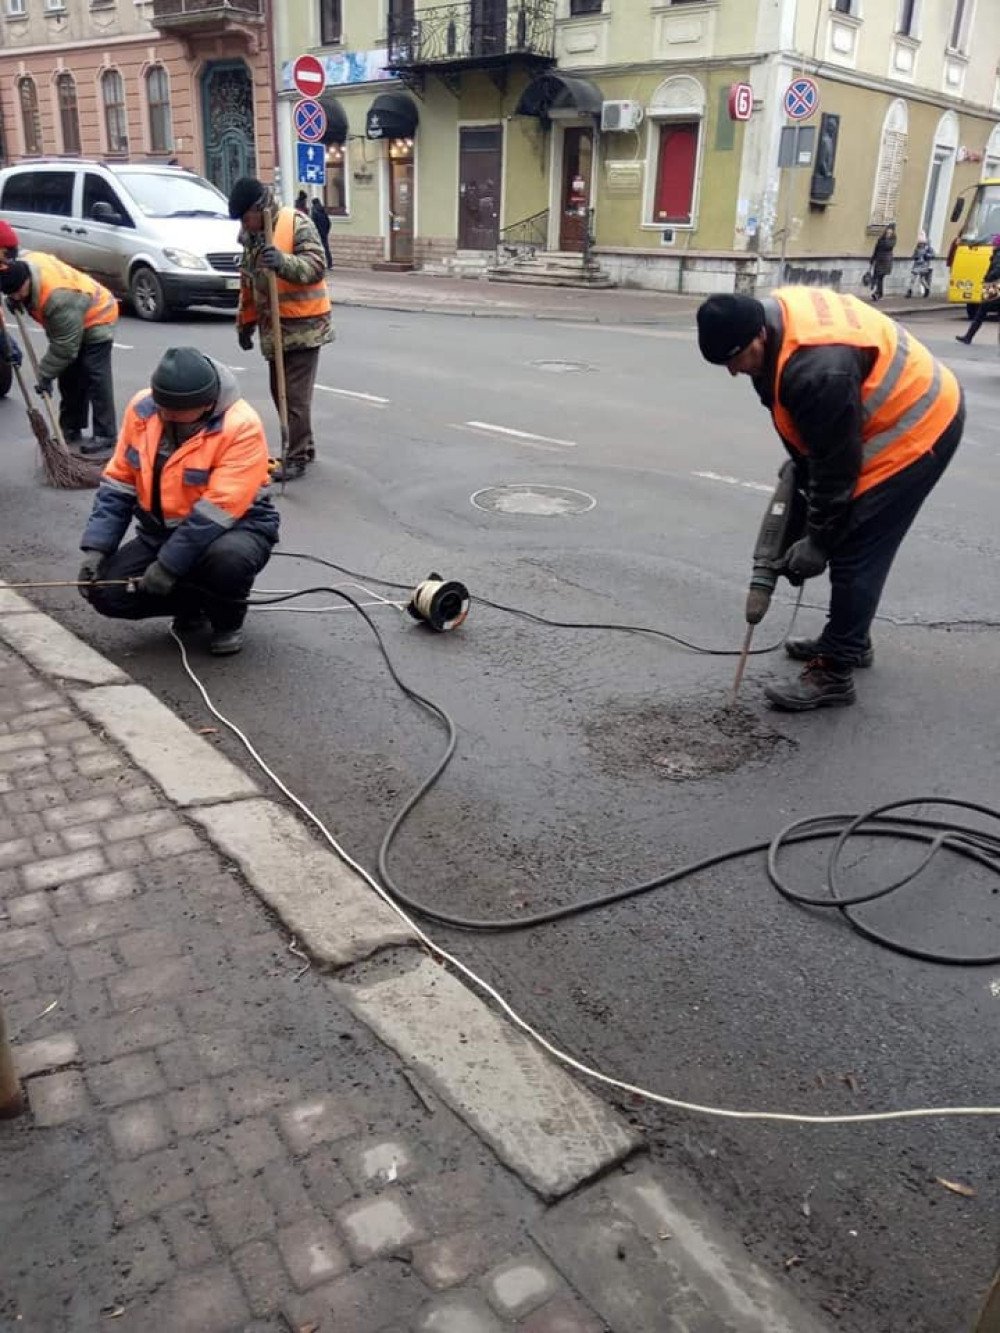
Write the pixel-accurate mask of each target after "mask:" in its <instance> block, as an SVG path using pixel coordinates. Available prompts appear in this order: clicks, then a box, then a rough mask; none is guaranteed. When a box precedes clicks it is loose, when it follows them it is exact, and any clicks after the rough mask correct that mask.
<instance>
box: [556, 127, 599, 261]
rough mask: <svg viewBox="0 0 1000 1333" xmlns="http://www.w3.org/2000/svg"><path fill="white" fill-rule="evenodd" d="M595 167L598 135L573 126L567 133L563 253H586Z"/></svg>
mask: <svg viewBox="0 0 1000 1333" xmlns="http://www.w3.org/2000/svg"><path fill="white" fill-rule="evenodd" d="M593 164H594V131H593V130H592V129H589V128H583V127H577V126H570V127H569V128H567V129H565V130H564V131H563V165H562V201H561V207H560V210H559V249H560V250H573V251H576V252H578V253H579V252H582V251H583V250H584V249H586V243H587V226H588V223H589V218H590V178H591V172H592V168H593Z"/></svg>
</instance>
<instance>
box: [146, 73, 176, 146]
mask: <svg viewBox="0 0 1000 1333" xmlns="http://www.w3.org/2000/svg"><path fill="white" fill-rule="evenodd" d="M146 103H147V105H148V107H149V147H150V151H151V152H154V153H169V152H170V150H171V149H172V148H173V146H174V135H173V130H172V128H171V124H170V82H169V80H168V79H167V71H166V70H165V69H164V68H163V66H162V65H152V66H151V67H150V68H149V69H148V70H147V71H146Z"/></svg>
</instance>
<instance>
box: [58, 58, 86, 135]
mask: <svg viewBox="0 0 1000 1333" xmlns="http://www.w3.org/2000/svg"><path fill="white" fill-rule="evenodd" d="M56 96H57V97H58V100H59V130H60V132H61V134H62V150H63V152H64V153H79V151H80V111H79V108H78V106H77V102H76V79H74V78H73V75H72V74H70V73H69V71H68V70H63V72H62V73H61V74H59V75H58V76H57V77H56Z"/></svg>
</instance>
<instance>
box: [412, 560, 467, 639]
mask: <svg viewBox="0 0 1000 1333" xmlns="http://www.w3.org/2000/svg"><path fill="white" fill-rule="evenodd" d="M406 609H407V611H409V613H410V615H411V616H412V617H413V619H414V620H422V621H423V622H424V624H425V625H430V627H431V629H433V630H437V631H438V633H444V632H445V631H447V630H451V629H458V627H459V625H461V624H462V622H463V621H464V620H465V617H466V616H467V615H468V614H469V590H468V588H467V587H466V586H465V584H464V583H458V582H456V581H455V580H454V579H452V580H450V581H448V582H446V581H445V580H444V579H442V577H441V575H440V574H433V573H432V574H429V575H428V576H427V578H426V579H424V581H423V583H418V584H417V586H416V588H415V589H414V591H413V596H412V597H411V598H410V601H409V604H408V605H407V608H406Z"/></svg>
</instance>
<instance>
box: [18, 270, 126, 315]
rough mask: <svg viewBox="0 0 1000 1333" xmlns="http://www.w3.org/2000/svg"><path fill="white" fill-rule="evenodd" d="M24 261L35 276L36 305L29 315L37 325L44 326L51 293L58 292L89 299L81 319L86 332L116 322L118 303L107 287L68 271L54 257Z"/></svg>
mask: <svg viewBox="0 0 1000 1333" xmlns="http://www.w3.org/2000/svg"><path fill="white" fill-rule="evenodd" d="M27 261H28V262H29V263H30V264H31V265H32V267H33V268H34V269H35V271H36V272H37V274H38V299H37V304H36V305H35V307H34V309H32V310H31V312H30V313H31V317H32V318H33V319H34V320H36V321H37V322H38V323H39V324H41V323H42V322H43V319H44V317H45V307H46V306H47V305H48V303H49V299H50V297H51V296H52V293H53V292H55V291H58V290H62V291H71V292H85V293H86V294H87V295H88V296H89V297H90V308H89V309H88V310H87V312H86V314H85V315H84V317H83V327H84V328H85V329H93V328H96V326H97V325H98V324H113V323H114V322H115V320H116V319H117V318H118V302H117V301H116V300H115V298H114V297H113V296H112V295H111V293H110V292H109V291H108V289H107V287H102V286H101V284H100V283H99V282H97V281H95V280H94V279H93V278H91V277H90V276H89V275H88V274H86V273H81V272H80V270H79V269H76V268H70V266H69V264H64V263H63V262H62V260H61V259H56V257H55V255H45V254H39V253H34V252H32V253H31V254H30V255H28V256H27Z"/></svg>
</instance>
